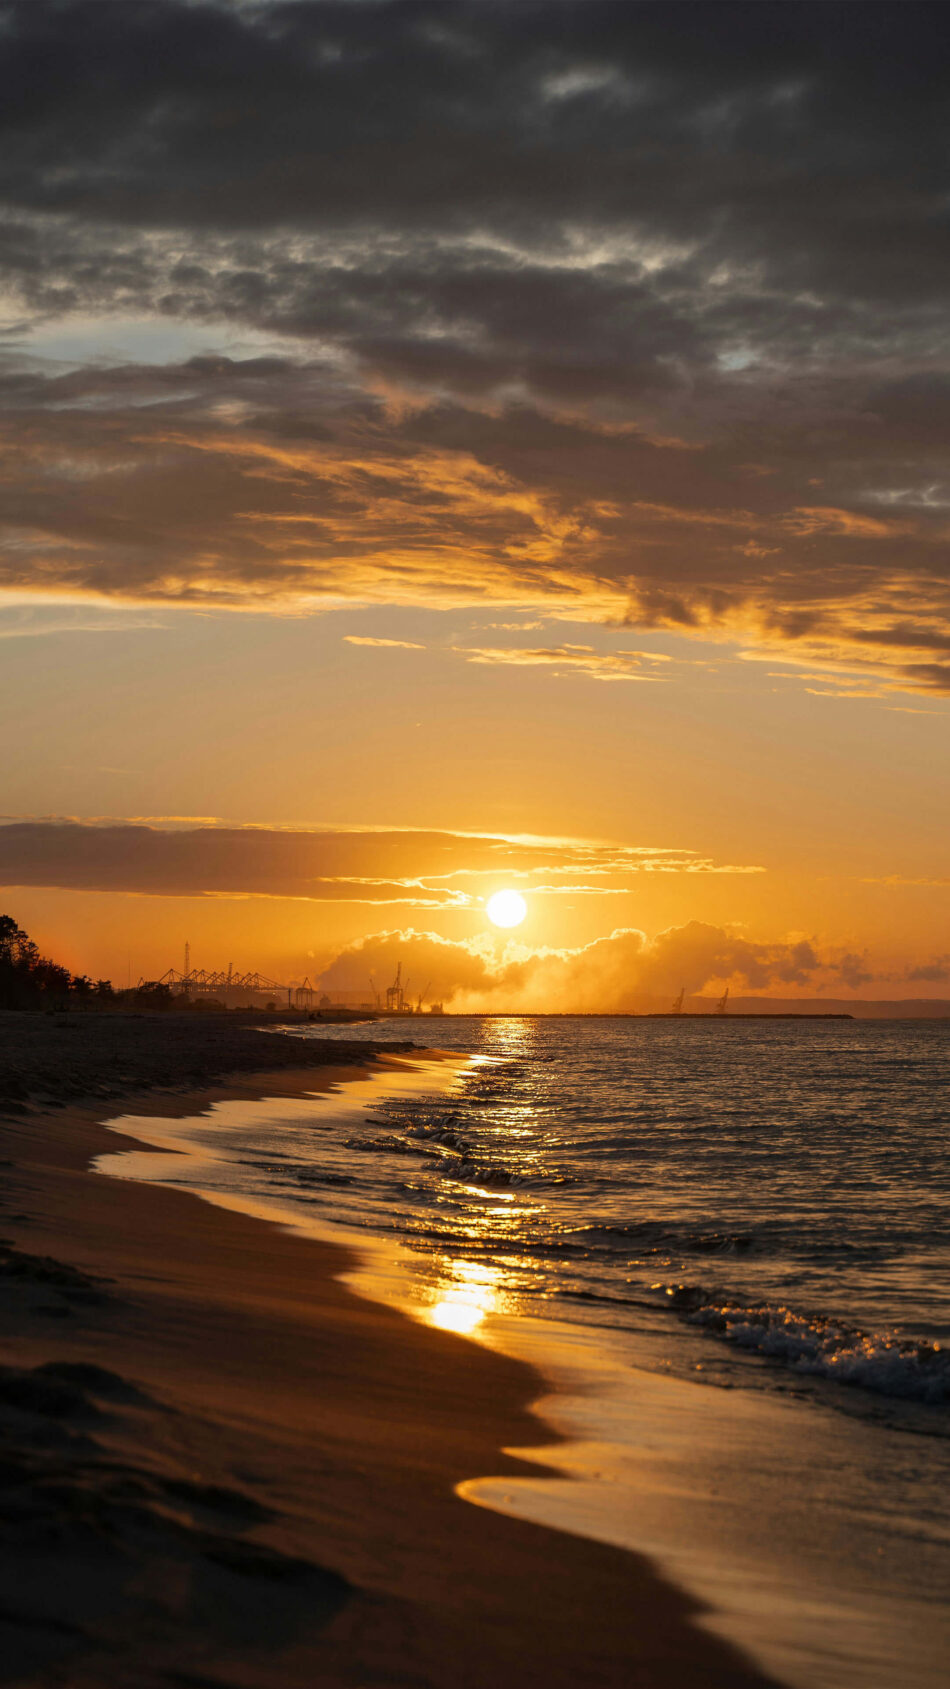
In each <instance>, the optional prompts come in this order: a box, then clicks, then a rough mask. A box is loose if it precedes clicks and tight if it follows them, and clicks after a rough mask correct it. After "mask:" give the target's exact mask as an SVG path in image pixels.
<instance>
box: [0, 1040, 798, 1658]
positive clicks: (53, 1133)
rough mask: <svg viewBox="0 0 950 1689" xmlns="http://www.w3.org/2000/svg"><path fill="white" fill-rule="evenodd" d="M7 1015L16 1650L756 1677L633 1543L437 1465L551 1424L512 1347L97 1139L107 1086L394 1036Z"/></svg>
mask: <svg viewBox="0 0 950 1689" xmlns="http://www.w3.org/2000/svg"><path fill="white" fill-rule="evenodd" d="M0 1038H2V1040H3V1046H2V1047H3V1061H2V1066H3V1069H4V1070H5V1071H6V1072H7V1073H9V1074H10V1075H11V1076H12V1082H11V1081H9V1080H8V1082H7V1090H6V1093H5V1095H4V1096H3V1099H2V1106H3V1108H4V1111H5V1112H4V1116H3V1119H2V1121H0V1157H2V1159H3V1161H4V1163H5V1165H4V1167H3V1170H2V1172H3V1211H2V1226H0V1232H2V1237H3V1254H2V1258H0V1267H2V1272H0V1295H2V1299H3V1307H4V1325H5V1329H6V1331H7V1334H8V1336H7V1342H6V1345H5V1353H4V1357H3V1371H2V1374H0V1403H2V1406H0V1415H2V1417H0V1424H2V1426H3V1473H4V1487H5V1491H6V1500H7V1506H6V1508H5V1523H4V1525H3V1532H2V1548H0V1552H2V1556H3V1561H4V1573H3V1591H4V1593H3V1597H2V1606H0V1626H2V1640H3V1646H2V1659H3V1662H4V1663H3V1666H2V1668H0V1669H2V1674H3V1681H5V1682H8V1683H11V1684H22V1685H37V1686H39V1685H47V1684H67V1683H68V1684H69V1685H70V1686H71V1689H73V1686H75V1689H98V1686H101V1685H110V1686H111V1685H129V1686H131V1685H133V1684H134V1685H152V1684H156V1685H157V1684H164V1683H177V1684H185V1685H188V1684H191V1685H206V1686H219V1689H223V1686H225V1685H229V1684H230V1685H247V1686H249V1689H250V1686H262V1689H263V1686H270V1685H277V1684H281V1685H284V1684H289V1685H296V1684H300V1685H304V1684H306V1685H308V1686H309V1685H313V1684H315V1683H320V1684H326V1685H337V1684H339V1685H348V1686H352V1689H368V1686H370V1685H383V1684H387V1685H390V1684H391V1685H396V1684H398V1685H407V1686H408V1685H429V1684H431V1685H445V1686H446V1689H447V1686H449V1685H463V1686H464V1685H471V1686H472V1689H475V1686H477V1685H479V1686H480V1685H487V1684H493V1685H494V1684H511V1685H514V1684H518V1685H534V1684H537V1685H541V1684H545V1685H551V1684H555V1685H560V1684H563V1685H568V1684H572V1685H573V1684H591V1685H595V1684H596V1685H614V1684H616V1685H620V1684H624V1685H642V1686H644V1689H647V1686H650V1689H661V1686H662V1689H679V1686H687V1685H697V1686H698V1685H700V1684H702V1685H723V1686H725V1685H729V1686H730V1689H742V1686H744V1685H749V1686H750V1689H751V1685H753V1684H762V1683H764V1682H765V1681H766V1679H765V1677H764V1676H762V1675H761V1674H759V1673H758V1672H757V1671H756V1670H755V1669H754V1668H753V1666H752V1665H750V1664H747V1663H746V1662H745V1661H744V1659H743V1658H742V1657H741V1655H740V1654H739V1653H738V1652H736V1651H734V1650H733V1649H732V1648H731V1647H730V1646H729V1645H728V1644H727V1643H725V1642H722V1641H720V1640H718V1639H717V1638H716V1637H714V1636H712V1635H710V1634H708V1633H706V1632H704V1631H703V1630H702V1629H700V1628H698V1626H697V1623H696V1619H697V1617H698V1605H697V1603H696V1602H694V1601H693V1600H692V1599H691V1598H689V1597H688V1596H687V1595H685V1594H683V1593H681V1592H680V1591H679V1590H678V1589H676V1588H675V1587H674V1586H673V1585H672V1584H671V1583H669V1582H668V1581H666V1580H665V1579H664V1578H662V1577H661V1576H660V1575H659V1574H658V1573H657V1572H656V1571H655V1570H654V1568H653V1566H652V1565H651V1563H650V1562H649V1561H647V1560H646V1559H644V1558H641V1557H639V1556H638V1555H636V1554H633V1553H630V1552H626V1551H624V1550H621V1549H617V1548H613V1547H610V1546H609V1545H606V1544H602V1543H597V1542H594V1541H591V1540H588V1539H586V1538H584V1537H581V1536H573V1535H568V1534H566V1533H564V1532H556V1531H552V1530H549V1529H547V1528H545V1527H543V1526H540V1525H535V1524H531V1523H528V1522H525V1521H523V1520H519V1519H510V1518H505V1517H503V1516H501V1515H500V1514H498V1513H496V1512H492V1511H489V1510H488V1509H485V1508H482V1507H472V1506H470V1505H468V1504H467V1503H466V1502H465V1501H463V1500H461V1499H459V1497H458V1496H457V1495H456V1494H455V1493H454V1492H455V1486H456V1485H458V1484H464V1483H466V1482H468V1481H471V1480H474V1479H477V1478H479V1477H483V1478H486V1477H504V1476H506V1475H510V1476H512V1477H514V1476H517V1475H518V1473H519V1472H523V1471H526V1470H527V1468H526V1467H525V1465H524V1463H521V1462H519V1461H518V1460H516V1459H514V1458H513V1457H510V1456H508V1455H506V1454H505V1453H504V1452H503V1451H504V1450H506V1449H511V1448H519V1449H530V1448H531V1447H538V1446H541V1445H543V1444H548V1445H550V1444H551V1442H552V1440H553V1439H552V1434H551V1431H550V1428H549V1427H547V1426H545V1425H543V1424H542V1422H541V1421H540V1420H539V1419H538V1418H537V1417H535V1416H534V1415H533V1414H532V1413H531V1412H530V1405H531V1403H532V1402H533V1401H534V1400H536V1399H537V1398H538V1397H539V1396H540V1395H541V1394H542V1393H543V1389H544V1386H543V1385H542V1383H541V1380H540V1378H539V1376H538V1374H536V1373H535V1372H534V1371H533V1369H532V1368H531V1367H530V1366H527V1365H524V1364H522V1363H520V1362H517V1361H514V1360H511V1359H508V1358H506V1357H504V1356H501V1355H498V1354H496V1353H492V1352H490V1351H488V1350H486V1349H484V1348H482V1347H479V1346H476V1345H475V1344H473V1343H470V1342H467V1341H466V1340H465V1339H463V1338H461V1337H459V1336H456V1335H454V1334H452V1333H449V1332H444V1331H438V1330H433V1329H431V1328H430V1327H425V1326H422V1325H420V1324H418V1323H415V1322H413V1321H411V1320H409V1319H408V1318H406V1317H404V1316H403V1315H402V1314H400V1313H399V1312H398V1311H396V1310H394V1309H391V1308H388V1307H386V1306H383V1305H381V1304H378V1303H375V1302H369V1301H366V1300H364V1299H362V1298H359V1297H357V1296H355V1295H353V1294H352V1293H351V1292H350V1291H348V1290H347V1289H346V1288H345V1287H344V1286H343V1285H341V1284H340V1282H339V1280H338V1277H337V1275H338V1274H340V1273H342V1272H345V1271H346V1270H347V1269H348V1268H349V1267H351V1266H352V1264H353V1263H352V1261H351V1260H350V1259H349V1258H348V1256H347V1254H346V1252H345V1251H344V1250H342V1249H339V1248H336V1247H332V1246H329V1245H327V1244H324V1243H320V1242H318V1241H315V1240H314V1239H312V1238H307V1237H302V1236H300V1235H293V1234H291V1233H289V1232H286V1231H283V1230H280V1229H278V1228H277V1227H276V1226H273V1225H270V1224H268V1223H266V1222H265V1221H263V1220H260V1219H255V1218H252V1217H249V1216H247V1215H244V1214H240V1213H235V1212H229V1211H227V1210H225V1209H222V1208H219V1207H213V1206H210V1205H209V1204H207V1203H205V1202H202V1201H201V1200H200V1199H199V1198H197V1197H196V1196H194V1195H192V1194H189V1193H185V1192H181V1191H171V1190H166V1189H162V1188H158V1187H155V1186H150V1185H145V1184H138V1183H133V1182H121V1181H118V1180H112V1179H108V1178H104V1177H102V1176H100V1175H98V1174H96V1173H94V1172H91V1171H89V1167H90V1163H91V1161H92V1160H93V1158H94V1157H96V1156H98V1155H102V1154H107V1153H114V1152H115V1150H116V1147H117V1142H118V1140H117V1138H116V1135H115V1133H114V1132H108V1131H106V1130H105V1128H104V1126H103V1124H102V1121H103V1119H105V1118H114V1117H115V1115H116V1113H117V1112H119V1110H118V1109H117V1101H118V1100H119V1099H121V1108H122V1111H123V1112H129V1113H134V1112H137V1113H139V1114H142V1115H146V1114H151V1115H166V1116H177V1117H183V1116H186V1115H188V1116H191V1115H195V1114H196V1113H200V1112H201V1110H202V1109H204V1108H206V1107H208V1106H210V1105H211V1104H212V1103H214V1102H216V1101H220V1100H222V1099H226V1098H228V1097H238V1096H240V1097H255V1096H258V1097H265V1096H266V1097H270V1096H281V1095H284V1096H293V1095H301V1096H303V1095H306V1094H308V1093H312V1092H314V1091H316V1090H317V1089H318V1088H320V1087H321V1086H327V1085H332V1084H333V1083H334V1082H335V1081H336V1080H338V1079H339V1078H340V1077H342V1076H345V1075H347V1074H350V1075H352V1073H353V1071H354V1068H356V1067H357V1066H358V1065H359V1064H363V1065H364V1066H365V1064H366V1063H373V1062H376V1061H379V1060H381V1059H382V1060H387V1061H395V1062H399V1061H405V1060H411V1059H412V1053H411V1051H405V1050H403V1051H402V1052H398V1051H394V1050H393V1048H392V1046H390V1049H389V1052H388V1053H387V1054H385V1055H383V1056H381V1055H380V1052H379V1051H378V1050H377V1049H375V1048H374V1046H373V1045H372V1043H369V1044H367V1043H366V1042H363V1043H362V1044H360V1045H359V1047H358V1049H351V1050H348V1049H347V1047H346V1045H345V1043H341V1042H340V1041H339V1040H337V1041H335V1042H333V1043H332V1044H331V1043H328V1044H327V1045H326V1046H321V1045H320V1044H318V1043H317V1042H310V1043H308V1044H307V1045H306V1046H304V1045H303V1044H302V1043H300V1042H297V1041H291V1040H290V1039H286V1040H284V1039H282V1038H281V1037H279V1036H275V1035H273V1034H271V1033H267V1034H265V1033H263V1032H259V1031H255V1030H254V1029H253V1027H251V1026H241V1027H238V1026H236V1025H234V1024H229V1022H217V1021H215V1022H214V1023H211V1022H205V1021H200V1022H199V1021H196V1019H195V1017H193V1016H191V1017H186V1016H156V1017H145V1018H144V1019H137V1018H136V1019H130V1020H128V1021H125V1022H123V1017H118V1016H117V1017H111V1016H109V1017H107V1016H102V1017H97V1016H87V1017H80V1016H76V1017H73V1020H72V1022H71V1024H70V1026H69V1027H68V1029H67V1028H66V1027H64V1026H62V1025H59V1024H57V1023H56V1022H55V1021H54V1020H52V1019H47V1017H29V1016H19V1015H17V1016H14V1015H7V1016H4V1017H3V1025H2V1026H0ZM66 1039H68V1040H69V1048H70V1054H69V1055H68V1057H64V1054H63V1048H62V1046H63V1043H64V1041H65V1040H66ZM107 1045H108V1049H109V1052H110V1054H109V1055H108V1057H106V1055H105V1050H106V1046H107ZM265 1051H266V1055H265ZM83 1086H86V1090H85V1091H84V1090H83V1089H82V1087H83ZM99 1087H103V1088H107V1094H106V1095H105V1096H103V1094H102V1090H100V1089H99ZM11 1093H15V1094H11ZM57 1105H58V1106H57ZM129 1147H134V1146H133V1145H130V1146H129ZM530 1470H531V1474H532V1476H536V1475H537V1467H536V1466H532V1467H531V1468H530Z"/></svg>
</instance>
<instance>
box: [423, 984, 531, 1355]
mask: <svg viewBox="0 0 950 1689" xmlns="http://www.w3.org/2000/svg"><path fill="white" fill-rule="evenodd" d="M529 1030H530V1029H529V1026H528V1023H527V1022H526V1021H524V1020H516V1019H514V1018H511V1019H506V1020H504V1021H500V1022H499V1023H498V1025H497V1027H496V1036H497V1042H498V1045H499V1048H498V1049H496V1052H495V1053H496V1059H497V1058H498V1057H499V1056H502V1057H504V1058H511V1057H512V1056H517V1055H518V1054H520V1053H523V1050H524V1047H525V1045H526V1043H527V1039H528V1034H529ZM536 1129H537V1121H536V1118H535V1110H533V1109H528V1110H525V1109H524V1107H523V1106H519V1107H518V1108H517V1109H516V1111H514V1115H513V1117H512V1118H511V1119H509V1120H507V1121H506V1123H505V1136H506V1137H508V1138H512V1137H515V1138H521V1139H530V1138H531V1137H532V1136H533V1135H534V1134H535V1132H536ZM464 1188H465V1187H462V1189H463V1190H464ZM482 1194H483V1193H482V1192H480V1191H479V1190H477V1189H476V1188H474V1187H473V1188H472V1190H471V1192H470V1195H471V1196H472V1197H475V1198H477V1197H478V1196H479V1195H482ZM532 1206H533V1207H536V1206H537V1204H536V1203H534V1204H532ZM523 1212H524V1207H523V1204H522V1203H521V1202H520V1201H519V1200H518V1198H517V1196H516V1194H515V1193H514V1192H511V1191H505V1192H498V1193H496V1201H495V1203H493V1204H492V1206H491V1207H490V1208H488V1209H483V1210H482V1211H481V1213H480V1214H479V1213H477V1211H473V1212H472V1213H471V1214H470V1215H469V1217H468V1231H469V1235H470V1236H471V1237H472V1238H473V1241H474V1239H475V1236H476V1233H477V1230H478V1229H479V1221H481V1223H482V1226H483V1228H484V1230H485V1232H486V1234H489V1233H491V1232H494V1233H495V1234H496V1235H497V1228H498V1225H499V1223H501V1224H503V1225H505V1226H506V1229H507V1230H508V1231H509V1234H510V1235H511V1237H512V1242H513V1243H514V1244H515V1247H517V1244H516V1242H515V1240H516V1238H517V1231H518V1223H519V1219H520V1216H521V1214H522V1213H523ZM432 1264H433V1265H434V1263H432ZM512 1265H514V1263H512ZM517 1282H518V1280H517V1270H515V1271H512V1270H511V1267H509V1268H507V1269H506V1268H504V1267H500V1266H493V1265H491V1264H489V1263H488V1262H486V1261H466V1260H463V1259H456V1258H452V1257H450V1256H448V1255H446V1256H444V1257H443V1258H442V1259H441V1260H439V1261H438V1266H437V1268H436V1273H435V1279H434V1282H433V1283H431V1284H430V1286H429V1287H428V1295H429V1300H428V1301H427V1302H426V1303H425V1304H424V1305H423V1306H422V1307H421V1308H420V1307H417V1308H416V1309H415V1310H414V1311H415V1313H416V1316H417V1317H420V1316H421V1318H422V1319H423V1320H424V1321H425V1322H426V1324H427V1325H434V1326H437V1327H438V1328H439V1329H440V1330H441V1331H454V1332H456V1333H458V1335H459V1336H462V1337H471V1336H473V1335H475V1334H476V1333H477V1332H478V1329H479V1327H480V1326H481V1325H482V1324H483V1323H484V1321H485V1319H486V1318H487V1317H488V1316H489V1315H490V1314H502V1313H504V1312H506V1311H511V1310H512V1308H513V1300H512V1293H513V1292H514V1291H516V1289H517Z"/></svg>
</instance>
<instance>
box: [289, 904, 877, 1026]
mask: <svg viewBox="0 0 950 1689" xmlns="http://www.w3.org/2000/svg"><path fill="white" fill-rule="evenodd" d="M400 962H401V964H402V973H403V979H404V981H407V982H408V992H409V995H410V996H412V997H416V996H418V995H421V994H422V993H423V992H425V993H426V1001H427V1002H432V1001H439V1000H441V1001H443V1002H444V1003H445V1004H446V1005H447V1006H448V1005H451V1007H452V1009H453V1010H455V1011H457V1012H466V1011H470V1012H472V1013H478V1012H483V1011H487V1010H491V1009H513V1010H521V1011H522V1012H524V1013H529V1012H540V1011H543V1010H545V1009H548V1010H567V1009H574V1010H577V1011H579V1012H587V1013H594V1012H602V1013H603V1012H611V1011H614V1012H620V1011H624V1010H633V1009H638V1008H640V1007H642V1006H643V1005H644V1004H645V1003H647V1002H651V1001H653V1000H655V999H657V998H664V997H669V998H672V997H674V996H675V995H676V994H677V993H678V992H679V990H680V989H681V988H682V987H685V989H686V992H687V994H692V993H695V992H699V991H702V990H703V988H704V987H706V986H709V985H713V984H715V985H718V986H720V987H721V986H722V985H724V984H726V983H729V984H732V985H734V986H736V987H744V988H747V989H750V990H753V991H768V990H769V989H770V988H772V987H774V986H779V985H781V986H785V987H789V986H791V987H801V986H805V985H808V986H810V987H811V988H812V989H813V990H818V991H820V990H823V989H825V988H827V987H828V986H832V985H834V986H838V987H840V986H841V985H842V984H853V983H855V969H854V963H855V958H854V957H853V956H844V957H841V958H839V957H837V956H832V955H829V956H824V957H822V956H820V955H819V953H818V952H817V951H816V949H815V948H814V946H813V945H812V944H811V943H809V941H808V940H807V939H801V938H796V939H792V940H785V941H781V942H777V943H761V942H756V941H754V940H751V939H748V938H744V937H742V936H741V935H740V934H738V933H736V932H734V931H730V930H728V929H727V928H723V927H715V926H710V925H707V924H706V923H704V922H701V921H690V922H689V923H688V924H687V925H686V926H683V927H670V928H669V929H668V930H667V931H666V932H661V933H659V934H658V935H657V936H656V937H655V938H653V939H650V938H648V937H647V935H646V934H645V933H643V932H640V931H639V930H638V929H637V928H635V927H620V928H618V929H617V930H616V931H614V932H612V933H610V934H609V936H607V937H605V938H598V939H595V940H594V941H593V942H592V943H590V944H586V945H583V946H581V947H580V948H579V949H576V950H550V949H537V950H529V949H527V948H525V947H524V946H521V945H518V944H516V943H508V944H507V945H506V946H505V948H504V949H502V950H498V949H497V948H496V947H495V945H494V944H493V942H492V940H491V939H490V938H478V939H475V940H473V941H471V942H470V943H465V942H459V941H456V940H452V939H446V938H440V937H439V936H438V934H436V933H431V932H416V931H415V930H413V929H412V928H409V929H407V930H405V931H401V932H381V933H375V934H373V935H371V936H370V937H368V938H364V939H360V940H359V941H358V942H357V943H355V944H351V945H348V946H347V947H346V949H344V950H342V951H341V952H340V954H339V955H338V956H336V957H335V958H334V960H333V962H332V963H331V964H330V966H329V967H328V968H326V969H325V970H324V972H323V974H322V975H321V976H320V985H321V987H322V988H323V989H324V990H326V991H329V992H333V991H339V992H343V991H356V990H364V991H365V989H366V986H367V982H368V980H369V979H370V978H371V977H372V978H374V979H375V981H376V984H377V987H379V986H382V985H384V984H388V983H389V981H390V980H391V979H392V977H393V976H394V974H395V972H396V966H397V963H400ZM860 977H861V980H862V981H863V980H866V979H870V978H871V975H870V974H868V973H864V972H863V971H862V973H861V976H860Z"/></svg>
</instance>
